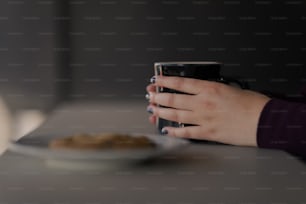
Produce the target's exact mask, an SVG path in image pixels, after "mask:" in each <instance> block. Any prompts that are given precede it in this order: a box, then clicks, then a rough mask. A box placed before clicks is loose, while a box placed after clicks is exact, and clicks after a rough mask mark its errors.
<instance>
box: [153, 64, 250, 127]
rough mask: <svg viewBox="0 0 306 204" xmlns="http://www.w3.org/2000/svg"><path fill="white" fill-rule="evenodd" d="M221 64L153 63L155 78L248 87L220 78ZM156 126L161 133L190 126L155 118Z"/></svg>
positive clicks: (159, 89)
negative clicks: (192, 79)
mask: <svg viewBox="0 0 306 204" xmlns="http://www.w3.org/2000/svg"><path fill="white" fill-rule="evenodd" d="M221 67H222V63H219V62H207V61H200V62H157V63H154V72H155V76H179V77H186V78H194V79H201V80H209V81H216V82H220V83H225V84H235V85H236V86H239V87H241V88H243V89H247V88H248V85H247V84H246V83H244V82H242V81H239V80H237V79H234V78H228V77H224V76H221V74H220V71H221ZM156 92H159V93H162V92H163V93H176V94H186V93H182V92H178V91H176V90H172V89H168V88H164V87H157V88H156ZM156 125H157V128H158V130H159V132H160V133H161V130H162V129H163V127H165V126H172V127H185V126H190V124H183V123H178V122H174V121H169V120H165V119H163V118H157V120H156Z"/></svg>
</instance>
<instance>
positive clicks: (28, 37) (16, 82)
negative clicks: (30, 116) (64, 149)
mask: <svg viewBox="0 0 306 204" xmlns="http://www.w3.org/2000/svg"><path fill="white" fill-rule="evenodd" d="M54 6H55V5H54V4H49V3H47V2H43V1H10V0H9V1H7V0H1V1H0V95H1V96H3V97H5V99H6V100H7V103H9V105H10V106H11V107H12V108H13V109H23V108H38V109H46V108H49V107H51V106H52V105H53V104H54V102H55V98H56V97H55V96H56V79H57V74H56V67H57V59H56V50H55V49H56V47H57V42H56V36H57V35H58V34H56V21H55V20H54V17H55V16H56V14H55V7H54Z"/></svg>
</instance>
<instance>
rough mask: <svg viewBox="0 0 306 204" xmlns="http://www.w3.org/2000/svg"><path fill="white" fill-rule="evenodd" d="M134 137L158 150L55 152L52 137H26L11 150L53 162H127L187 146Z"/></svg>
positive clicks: (162, 138) (159, 137)
mask: <svg viewBox="0 0 306 204" xmlns="http://www.w3.org/2000/svg"><path fill="white" fill-rule="evenodd" d="M131 135H132V136H134V137H137V136H140V135H145V136H146V137H148V138H149V139H150V140H152V141H153V142H154V143H155V144H156V148H148V149H134V150H132V149H131V150H74V149H73V150H67V149H65V150H59V149H57V150H55V149H50V148H48V143H49V141H50V140H51V139H52V138H53V137H51V136H35V137H24V138H21V139H20V140H18V141H15V142H11V143H10V145H9V150H10V151H12V152H16V153H20V154H23V155H28V156H34V157H40V158H44V159H52V160H66V161H67V160H70V161H86V162H88V161H106V160H108V161H113V160H116V161H119V160H123V161H127V160H144V159H149V158H152V157H156V156H159V155H162V154H164V153H167V152H170V151H173V150H176V149H178V148H181V147H183V146H185V145H187V144H188V143H189V142H188V141H187V140H184V139H179V138H174V137H168V136H162V135H155V134H131Z"/></svg>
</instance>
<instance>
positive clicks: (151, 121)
mask: <svg viewBox="0 0 306 204" xmlns="http://www.w3.org/2000/svg"><path fill="white" fill-rule="evenodd" d="M149 121H150V123H152V124H153V125H155V124H156V116H155V115H151V116H150V117H149Z"/></svg>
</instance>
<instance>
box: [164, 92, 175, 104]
mask: <svg viewBox="0 0 306 204" xmlns="http://www.w3.org/2000/svg"><path fill="white" fill-rule="evenodd" d="M166 104H167V105H168V106H169V107H173V105H174V95H173V94H168V95H167V99H166Z"/></svg>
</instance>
